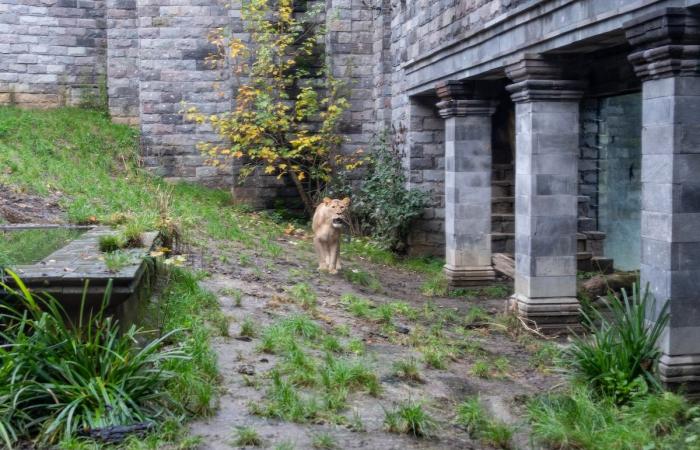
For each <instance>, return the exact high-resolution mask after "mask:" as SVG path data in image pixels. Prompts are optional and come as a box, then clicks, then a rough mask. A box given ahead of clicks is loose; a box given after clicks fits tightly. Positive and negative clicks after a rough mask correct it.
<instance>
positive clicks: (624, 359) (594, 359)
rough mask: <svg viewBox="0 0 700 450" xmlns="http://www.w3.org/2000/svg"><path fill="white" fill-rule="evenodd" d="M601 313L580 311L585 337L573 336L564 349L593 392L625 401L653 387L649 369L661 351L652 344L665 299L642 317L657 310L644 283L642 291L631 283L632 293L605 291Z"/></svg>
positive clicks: (578, 375)
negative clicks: (617, 295)
mask: <svg viewBox="0 0 700 450" xmlns="http://www.w3.org/2000/svg"><path fill="white" fill-rule="evenodd" d="M606 306H607V308H606V309H607V311H606V314H603V313H601V312H600V311H598V310H596V309H593V310H591V311H590V312H589V313H584V324H585V325H586V326H587V328H588V329H589V331H590V332H591V334H590V336H586V337H581V336H579V337H576V338H575V339H574V341H573V343H572V345H571V347H570V348H569V349H568V351H567V352H566V354H565V358H567V359H568V360H569V361H570V368H571V370H572V371H573V374H574V376H575V378H577V379H578V380H580V381H583V382H585V383H588V384H589V385H590V386H591V387H592V388H593V389H594V390H595V391H596V392H598V393H600V394H602V395H605V396H607V397H610V398H612V399H613V400H614V401H615V402H617V403H624V402H626V401H628V400H630V399H631V398H632V397H634V396H635V395H642V394H644V393H646V392H647V391H648V389H649V388H650V387H651V388H656V387H658V382H657V380H656V377H655V373H654V369H655V367H656V362H657V361H658V359H659V356H660V354H661V353H660V350H659V349H658V347H657V346H656V343H657V341H658V339H659V337H660V336H661V333H662V332H663V329H664V328H665V326H666V324H667V323H668V319H669V315H668V304H665V305H664V306H663V307H662V308H661V310H660V311H659V313H658V314H657V319H656V322H654V323H649V322H647V316H646V314H647V311H654V310H655V309H656V302H655V300H654V298H653V296H652V295H651V294H650V293H649V290H648V288H647V289H646V290H645V291H644V293H643V294H642V293H641V292H640V290H639V287H638V286H634V287H633V290H632V296H628V295H627V293H626V292H625V291H624V290H623V291H622V299H620V300H618V299H617V298H615V297H613V296H609V298H608V301H607V302H606Z"/></svg>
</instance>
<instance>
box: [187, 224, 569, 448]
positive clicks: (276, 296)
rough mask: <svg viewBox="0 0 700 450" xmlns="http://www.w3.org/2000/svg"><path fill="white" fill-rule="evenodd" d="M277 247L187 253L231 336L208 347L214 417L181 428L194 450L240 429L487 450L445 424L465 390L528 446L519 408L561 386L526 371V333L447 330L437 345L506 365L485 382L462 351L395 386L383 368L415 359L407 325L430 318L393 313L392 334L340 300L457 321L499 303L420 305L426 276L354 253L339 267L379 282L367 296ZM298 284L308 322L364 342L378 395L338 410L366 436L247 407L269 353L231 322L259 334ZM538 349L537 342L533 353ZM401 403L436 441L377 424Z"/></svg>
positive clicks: (228, 442)
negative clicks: (249, 325)
mask: <svg viewBox="0 0 700 450" xmlns="http://www.w3.org/2000/svg"><path fill="white" fill-rule="evenodd" d="M277 244H278V245H280V246H281V248H282V252H281V254H279V255H277V256H274V257H273V256H270V255H266V252H265V251H263V250H262V249H246V248H243V247H241V246H237V245H235V244H230V243H216V242H212V243H210V245H208V246H207V247H208V248H209V249H208V250H207V251H199V254H198V255H195V257H194V258H193V259H194V260H197V261H198V263H197V266H199V267H200V268H203V269H204V270H206V271H208V272H209V274H210V277H208V278H207V279H205V280H204V281H203V285H204V286H205V287H206V288H207V289H209V290H211V291H213V292H215V293H217V295H218V297H219V301H220V304H221V307H222V309H223V311H224V312H225V314H226V315H228V316H230V318H231V325H230V328H229V333H230V335H231V337H219V338H216V341H215V348H216V351H217V353H218V356H219V364H220V369H221V373H222V383H221V388H222V396H221V399H220V408H219V411H218V413H217V414H216V415H215V416H214V417H211V418H209V419H207V420H201V421H197V422H195V423H193V424H192V426H191V433H193V434H195V435H198V436H201V437H202V442H203V445H202V448H205V449H224V448H225V449H229V448H237V447H236V445H235V444H233V436H234V435H235V429H236V427H240V426H250V427H253V428H254V429H255V430H256V431H257V432H258V433H259V434H260V436H261V437H262V439H263V445H262V447H263V448H276V446H278V445H280V444H287V445H289V444H292V445H293V448H297V449H310V448H313V439H314V436H316V435H318V434H319V433H328V434H330V435H332V436H333V440H334V441H335V443H336V445H337V448H342V449H354V448H363V449H387V450H388V449H481V448H492V447H490V446H489V444H487V443H485V442H483V441H482V440H479V439H472V438H471V437H470V435H469V433H468V432H467V431H466V430H465V429H464V428H463V427H460V426H458V425H456V424H455V422H454V419H455V411H456V408H457V405H458V404H459V403H461V402H462V401H464V400H465V398H467V397H470V396H474V395H479V396H480V398H481V400H482V403H483V404H484V405H485V406H486V407H487V409H488V410H489V412H490V413H491V414H492V415H493V416H494V417H496V418H498V419H500V420H502V421H504V422H506V423H508V424H509V425H512V427H513V428H514V429H515V436H514V438H513V439H512V441H511V448H530V444H529V439H528V430H527V426H526V424H525V423H524V420H523V418H524V414H523V413H524V408H525V405H524V403H525V401H526V399H527V398H528V397H529V396H532V395H533V394H538V393H542V392H545V391H547V390H549V389H551V388H552V387H553V386H556V385H559V384H560V383H561V382H562V379H561V378H560V377H559V376H558V375H555V374H553V373H552V372H551V371H549V370H542V367H541V366H540V367H538V368H536V367H534V365H533V361H532V351H533V345H532V343H533V337H532V336H530V335H528V336H523V334H522V332H520V333H521V334H516V333H514V331H513V330H512V329H508V328H507V327H504V326H501V325H493V326H485V327H477V328H474V329H473V330H471V333H470V334H469V335H468V336H466V337H465V336H459V335H455V334H454V333H452V332H451V331H450V330H446V333H447V334H446V336H447V338H448V339H450V340H452V341H454V342H459V340H460V339H461V340H464V339H469V340H475V341H477V343H478V345H479V346H480V347H481V348H482V349H483V350H484V351H485V354H486V355H487V359H489V360H494V359H495V358H501V357H504V358H507V360H508V363H509V364H508V369H507V370H506V372H505V373H502V374H500V375H496V376H490V377H488V378H481V377H477V376H474V375H472V374H470V369H471V367H472V365H473V364H474V362H475V361H476V360H477V359H478V357H477V356H474V355H468V354H467V355H460V356H458V357H456V358H455V359H454V360H452V361H451V362H450V363H449V366H448V367H447V368H446V369H444V370H437V369H433V368H429V367H427V366H426V365H425V364H423V363H421V364H420V370H421V376H422V379H423V382H413V381H405V380H402V379H401V378H399V377H397V376H395V375H394V369H393V368H392V365H393V362H394V361H397V360H400V359H406V358H408V357H415V358H416V359H417V360H419V361H421V354H420V353H419V352H418V350H417V348H416V347H415V343H414V345H411V342H410V339H409V336H410V335H411V333H413V332H414V331H415V330H416V329H417V328H418V329H423V330H425V329H426V328H429V327H430V325H431V323H430V320H429V319H426V318H425V317H421V318H418V319H417V320H408V319H406V318H404V317H401V316H397V317H396V318H395V322H394V326H395V327H396V328H395V329H396V330H399V331H397V332H395V333H387V328H386V326H383V327H382V325H380V324H379V323H377V322H376V321H373V320H370V319H367V318H357V317H355V316H353V315H352V314H350V313H349V312H348V310H347V307H346V306H345V305H343V304H341V302H340V297H341V295H342V294H345V293H354V294H356V295H357V296H361V297H363V298H368V299H371V300H372V301H373V302H374V303H375V304H376V305H381V304H383V303H387V302H392V301H396V300H400V301H404V302H407V303H409V304H410V305H411V306H413V307H415V308H417V309H423V308H424V307H425V305H426V304H430V305H433V306H434V308H435V309H436V310H446V309H448V308H452V309H454V310H455V311H456V312H457V314H456V316H457V317H463V316H464V315H465V314H466V313H467V312H468V311H469V309H470V308H471V307H473V306H479V307H481V308H484V309H485V310H487V311H488V312H489V314H490V317H492V318H493V321H492V322H493V323H495V322H497V316H498V315H499V313H503V311H504V305H505V299H504V298H490V299H486V298H476V299H467V298H436V297H432V298H428V297H425V296H423V295H421V292H420V287H421V284H422V283H423V282H424V281H425V277H426V275H424V274H420V273H415V272H411V271H407V270H402V269H399V268H396V267H390V266H383V265H378V264H373V263H370V262H368V261H367V260H365V259H364V258H361V257H357V256H356V257H355V258H353V259H349V258H348V257H347V256H345V257H344V269H343V270H346V271H347V270H353V269H354V270H364V271H366V272H368V273H371V274H374V275H375V276H376V277H377V278H378V279H379V280H380V283H381V287H380V288H379V289H378V291H377V292H373V291H372V290H371V289H368V288H366V287H364V286H360V285H357V284H352V283H350V282H348V281H346V279H345V277H344V276H343V274H342V273H340V274H338V275H329V274H319V273H317V272H316V270H315V268H316V263H315V256H314V255H313V253H312V251H311V246H310V245H309V237H308V236H305V237H303V238H302V237H283V238H279V239H278V242H277ZM242 262H243V263H244V264H242ZM299 282H305V283H308V284H309V285H310V286H311V287H312V288H313V290H314V291H315V292H316V294H317V295H318V305H317V308H316V309H317V311H316V312H315V313H314V317H315V318H316V319H317V322H318V323H320V324H322V325H323V326H324V328H325V329H326V330H327V331H328V332H330V333H332V332H333V330H334V327H335V326H337V325H340V324H346V325H347V326H348V327H349V329H350V334H349V337H346V338H344V339H346V340H347V339H348V338H352V337H356V338H360V339H362V341H363V342H364V343H365V345H366V349H367V351H366V355H367V359H368V361H369V364H370V365H371V366H372V368H373V369H374V370H375V371H376V373H377V374H378V376H379V378H380V380H381V387H382V393H381V395H380V396H379V397H376V398H375V397H371V396H369V395H368V394H364V393H353V394H351V396H350V401H349V408H347V409H346V410H345V411H344V414H345V415H346V416H347V417H355V418H357V417H359V418H361V421H362V424H363V426H364V428H365V430H364V431H353V427H350V426H347V425H342V424H330V423H318V424H310V423H303V424H298V423H288V422H283V421H280V420H276V419H268V418H264V417H260V416H257V415H254V414H252V413H251V412H250V409H251V404H253V405H254V404H258V405H259V404H262V403H264V402H265V395H266V386H267V385H268V384H269V379H268V378H266V374H267V373H268V372H269V371H270V370H271V369H272V368H273V367H274V365H275V363H276V362H277V358H278V356H275V355H269V354H264V353H261V352H260V351H258V350H257V349H256V347H257V346H258V343H259V338H253V339H252V340H249V341H247V340H242V339H241V338H237V336H238V334H239V332H240V329H241V325H242V323H243V322H244V321H245V320H246V318H250V319H252V320H253V321H254V323H255V324H256V325H257V327H258V329H259V330H263V329H264V328H265V327H266V326H269V325H270V324H272V323H273V322H275V321H276V320H279V319H280V318H281V317H285V316H288V315H290V314H293V313H295V312H301V311H302V309H301V308H300V307H299V306H298V305H297V304H295V303H294V302H291V301H287V300H288V289H289V288H290V287H291V286H293V285H294V284H296V283H299ZM236 290H240V292H242V294H243V297H242V301H241V306H236V305H235V304H234V299H233V297H232V296H231V292H235V291H236ZM285 299H287V300H285ZM307 313H308V311H307ZM406 333H407V334H406ZM536 345H537V342H535V347H534V348H536ZM482 359H483V358H482ZM252 373H254V374H255V375H254V377H255V379H256V380H258V382H259V384H257V385H255V386H251V382H250V380H251V375H250V374H252ZM246 374H247V375H246ZM405 400H414V401H420V402H421V403H422V404H423V405H424V408H425V409H426V410H427V411H428V412H429V413H430V414H431V415H432V416H433V417H434V418H435V419H436V420H437V422H438V423H439V428H438V430H437V432H435V433H434V436H432V437H429V438H417V437H413V436H409V435H405V434H397V433H390V432H388V431H386V429H385V425H384V423H383V422H384V415H385V410H387V409H391V408H392V407H393V406H394V405H395V404H396V403H398V402H402V401H405ZM290 447H291V446H290Z"/></svg>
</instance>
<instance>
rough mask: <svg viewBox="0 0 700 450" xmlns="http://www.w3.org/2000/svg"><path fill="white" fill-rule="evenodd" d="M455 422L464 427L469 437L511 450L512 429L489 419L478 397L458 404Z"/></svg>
mask: <svg viewBox="0 0 700 450" xmlns="http://www.w3.org/2000/svg"><path fill="white" fill-rule="evenodd" d="M455 422H456V423H457V425H460V426H461V427H464V428H465V429H466V430H467V432H468V433H469V435H470V436H471V437H473V438H478V439H479V440H480V441H481V442H483V443H485V444H488V445H490V446H493V447H496V448H501V449H510V448H511V445H512V438H513V428H512V427H510V426H509V425H508V424H506V423H504V422H502V421H500V420H497V419H493V418H492V417H490V416H489V414H488V413H487V412H486V410H485V409H484V407H483V406H482V405H481V402H480V400H479V397H471V398H468V399H466V400H465V401H463V402H462V403H460V404H459V406H458V407H457V414H456V418H455Z"/></svg>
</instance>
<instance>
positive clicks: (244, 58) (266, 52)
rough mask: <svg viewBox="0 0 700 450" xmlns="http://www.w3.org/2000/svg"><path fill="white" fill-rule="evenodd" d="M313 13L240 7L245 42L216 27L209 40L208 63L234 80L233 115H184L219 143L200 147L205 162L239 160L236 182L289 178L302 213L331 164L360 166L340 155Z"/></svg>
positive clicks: (288, 6)
mask: <svg viewBox="0 0 700 450" xmlns="http://www.w3.org/2000/svg"><path fill="white" fill-rule="evenodd" d="M320 12H321V11H320V10H319V9H311V10H309V11H307V12H305V13H303V14H301V13H298V12H295V10H294V7H293V2H292V0H276V1H274V2H273V1H270V0H249V1H247V2H244V5H243V7H242V13H241V14H242V19H243V21H244V24H245V31H246V33H247V34H249V36H250V39H249V40H248V41H245V40H244V39H242V38H240V37H237V36H231V35H228V34H227V32H226V30H224V29H222V28H219V29H216V30H214V31H213V32H212V33H210V36H209V40H210V42H211V43H212V44H214V45H215V46H216V49H217V52H216V53H215V54H214V55H213V56H212V57H211V62H212V63H214V64H220V65H221V67H230V68H231V70H232V71H233V75H234V76H235V78H236V80H237V86H238V88H237V91H236V94H235V107H234V109H233V111H230V112H226V113H222V114H213V115H205V114H203V113H201V112H199V111H198V110H197V109H196V108H194V107H193V108H190V109H188V110H187V111H186V112H187V118H188V119H189V120H193V121H196V122H197V123H209V124H211V126H212V127H213V128H214V130H215V131H216V132H217V133H218V134H219V135H220V136H222V137H223V138H225V142H226V144H224V145H216V144H209V143H202V144H200V145H199V149H200V151H201V152H202V153H203V154H204V155H205V156H206V157H207V161H208V163H210V164H213V165H218V164H220V163H221V161H222V160H224V159H227V158H240V159H242V160H243V162H244V164H243V166H242V169H241V172H240V177H241V179H245V177H247V176H249V175H250V174H252V173H253V172H254V171H256V170H261V171H262V172H263V173H265V174H270V175H277V176H278V177H280V178H282V177H285V176H288V177H289V178H290V179H291V180H292V181H293V183H294V185H295V187H296V189H297V191H298V193H299V196H300V198H301V200H302V201H303V203H304V207H305V209H306V211H307V212H308V213H311V212H312V211H313V208H314V205H315V203H316V201H317V200H318V197H319V195H320V193H321V192H322V190H323V188H324V186H325V184H326V183H327V182H328V181H330V180H331V178H332V176H333V173H334V172H335V171H336V170H337V168H338V167H342V168H343V169H344V170H348V169H349V170H353V169H354V168H356V167H357V166H358V165H359V164H360V163H361V158H360V156H359V155H358V154H355V155H351V156H343V155H341V154H340V152H339V149H340V146H341V144H342V143H343V141H344V137H343V136H342V134H340V132H339V124H340V121H341V119H342V116H343V113H344V112H345V111H346V110H347V108H348V106H349V104H348V100H347V99H346V98H345V97H344V95H343V94H342V91H343V84H342V83H341V82H340V81H339V80H337V79H335V78H334V77H333V76H332V75H331V73H330V71H329V70H328V65H327V64H326V62H325V58H324V57H323V52H322V51H319V49H320V46H321V45H322V44H323V41H324V36H325V28H324V27H323V26H322V24H321V23H320V20H319V17H320V16H321V14H320Z"/></svg>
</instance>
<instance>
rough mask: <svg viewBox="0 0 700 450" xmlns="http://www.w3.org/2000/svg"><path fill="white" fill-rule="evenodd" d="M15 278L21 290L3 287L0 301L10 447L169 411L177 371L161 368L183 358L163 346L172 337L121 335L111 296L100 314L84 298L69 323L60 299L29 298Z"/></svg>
mask: <svg viewBox="0 0 700 450" xmlns="http://www.w3.org/2000/svg"><path fill="white" fill-rule="evenodd" d="M10 275H11V276H12V277H13V278H14V280H15V282H16V284H17V286H19V291H15V290H13V289H12V288H10V287H8V286H7V285H4V284H0V288H2V289H5V290H7V291H8V292H9V293H10V297H9V299H8V301H6V302H3V303H0V329H1V330H2V331H1V332H0V342H1V343H2V344H3V346H2V347H1V348H0V356H1V357H2V358H1V360H2V361H3V364H2V366H1V367H0V400H2V401H0V405H2V406H0V438H2V440H3V441H4V443H5V444H6V445H7V446H8V447H9V448H13V447H12V445H13V443H14V442H15V441H16V440H17V439H18V438H22V437H30V436H33V435H36V437H37V441H38V442H40V443H51V442H56V441H57V440H58V439H61V438H69V437H71V436H74V435H76V434H78V433H81V432H89V431H91V430H95V429H100V428H105V427H110V426H121V425H132V424H137V423H143V422H146V423H152V422H155V421H157V420H158V419H159V418H161V417H163V416H167V415H168V407H169V406H170V405H171V399H170V397H169V395H168V394H167V389H166V385H167V383H168V382H169V381H170V380H171V379H172V378H173V377H174V375H173V373H172V372H170V371H167V370H164V368H163V366H164V365H166V364H167V363H169V362H170V361H173V360H176V359H185V358H186V356H185V354H184V353H183V352H182V351H181V350H179V349H173V350H163V348H162V345H161V344H162V342H163V341H164V340H166V339H168V337H169V335H168V334H166V335H164V336H162V337H160V338H159V339H156V340H153V341H151V342H150V343H149V344H147V345H146V346H144V347H139V345H138V342H137V340H138V339H139V337H140V336H141V334H142V333H141V332H140V331H139V330H137V329H136V328H135V327H133V326H132V327H131V328H130V329H129V330H127V331H126V332H124V333H122V332H120V330H119V325H118V323H117V322H116V321H113V320H112V319H111V318H109V317H106V316H105V314H104V311H105V306H106V304H107V299H108V298H109V294H107V295H106V296H105V301H103V306H102V308H101V309H99V310H98V311H89V312H88V311H86V310H85V308H84V306H85V300H84V299H83V304H82V306H81V311H80V316H79V318H78V323H77V324H75V323H72V322H71V321H70V320H69V319H67V318H66V315H65V312H64V311H63V309H62V307H61V305H60V303H58V301H56V300H55V299H53V298H52V297H49V296H41V297H39V296H34V295H32V294H31V293H30V292H29V291H28V290H27V289H26V288H25V287H24V285H23V284H22V282H21V280H20V279H19V278H17V277H16V275H14V274H10ZM107 291H108V292H109V286H108V289H107Z"/></svg>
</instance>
